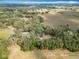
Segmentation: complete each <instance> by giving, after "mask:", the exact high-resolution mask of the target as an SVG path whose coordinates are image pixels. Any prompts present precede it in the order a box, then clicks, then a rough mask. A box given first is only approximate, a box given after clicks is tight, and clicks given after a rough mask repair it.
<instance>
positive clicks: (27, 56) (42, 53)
mask: <svg viewBox="0 0 79 59" xmlns="http://www.w3.org/2000/svg"><path fill="white" fill-rule="evenodd" d="M8 51H9V56H8V59H79V53H76V54H75V53H72V52H69V51H68V50H65V49H55V50H47V49H46V50H33V51H26V52H23V51H21V50H20V47H19V46H18V45H17V44H14V45H11V46H10V47H8Z"/></svg>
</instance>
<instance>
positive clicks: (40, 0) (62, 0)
mask: <svg viewBox="0 0 79 59" xmlns="http://www.w3.org/2000/svg"><path fill="white" fill-rule="evenodd" d="M0 3H79V0H0Z"/></svg>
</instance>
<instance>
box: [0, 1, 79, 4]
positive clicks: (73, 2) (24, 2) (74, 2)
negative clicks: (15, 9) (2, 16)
mask: <svg viewBox="0 0 79 59" xmlns="http://www.w3.org/2000/svg"><path fill="white" fill-rule="evenodd" d="M0 3H17V4H18V3H22V4H26V3H53V4H55V3H72V4H76V3H77V4H79V1H52V2H51V1H49V2H26V1H22V2H21V1H20V2H12V1H7V2H0Z"/></svg>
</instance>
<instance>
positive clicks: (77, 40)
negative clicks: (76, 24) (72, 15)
mask: <svg viewBox="0 0 79 59" xmlns="http://www.w3.org/2000/svg"><path fill="white" fill-rule="evenodd" d="M11 10H12V11H10V9H9V10H8V9H7V10H6V11H5V10H3V13H1V14H0V29H1V30H0V58H1V59H7V55H8V54H7V46H9V45H10V44H12V43H13V42H16V43H17V44H19V45H20V46H21V49H22V50H23V51H27V50H34V49H40V50H41V49H49V50H52V49H58V48H63V49H68V50H69V51H72V52H74V51H79V29H75V30H74V29H72V28H71V27H70V26H69V25H68V24H67V25H63V26H62V25H61V26H59V27H54V28H52V27H50V26H47V25H45V24H44V20H43V18H42V17H41V16H38V15H34V14H31V15H30V16H32V17H30V16H29V15H28V14H27V12H26V13H24V12H25V11H26V10H25V11H24V10H19V11H18V10H17V9H16V10H15V9H11ZM9 11H10V12H9ZM20 11H22V12H20ZM19 15H21V16H22V17H19ZM28 16H29V17H30V18H28ZM9 26H12V28H11V29H12V30H11V31H12V32H13V33H10V32H11V31H10V30H9ZM45 36H47V38H44V37H45ZM48 36H49V37H48ZM41 38H42V39H41Z"/></svg>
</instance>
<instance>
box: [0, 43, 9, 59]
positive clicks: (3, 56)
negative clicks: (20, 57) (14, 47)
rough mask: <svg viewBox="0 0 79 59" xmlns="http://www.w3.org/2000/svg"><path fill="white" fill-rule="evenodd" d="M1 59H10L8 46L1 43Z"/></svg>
mask: <svg viewBox="0 0 79 59" xmlns="http://www.w3.org/2000/svg"><path fill="white" fill-rule="evenodd" d="M0 59H8V51H7V46H6V44H4V43H1V42H0Z"/></svg>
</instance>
